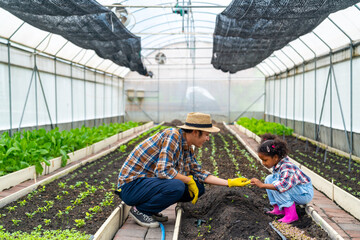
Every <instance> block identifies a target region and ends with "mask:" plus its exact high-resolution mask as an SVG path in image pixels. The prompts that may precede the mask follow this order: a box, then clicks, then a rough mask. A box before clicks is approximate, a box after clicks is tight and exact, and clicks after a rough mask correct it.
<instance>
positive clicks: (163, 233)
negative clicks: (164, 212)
mask: <svg viewBox="0 0 360 240" xmlns="http://www.w3.org/2000/svg"><path fill="white" fill-rule="evenodd" d="M159 224H160V228H161V240H165V228H164V225H163V224H162V223H161V222H159Z"/></svg>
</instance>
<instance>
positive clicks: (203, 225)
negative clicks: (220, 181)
mask: <svg viewBox="0 0 360 240" xmlns="http://www.w3.org/2000/svg"><path fill="white" fill-rule="evenodd" d="M219 127H221V126H220V125H219ZM210 142H211V140H210ZM214 142H215V143H216V149H217V150H216V152H215V153H214V154H215V156H216V157H215V158H216V160H217V166H218V170H219V176H220V177H223V178H231V177H234V176H236V175H237V174H241V175H242V176H245V177H247V178H252V177H256V178H258V179H264V177H265V176H266V175H268V174H269V172H268V171H267V170H266V169H265V168H264V167H263V166H262V165H261V164H260V163H259V162H258V161H256V160H255V159H253V158H252V157H251V155H250V154H249V153H248V152H247V151H246V150H245V148H244V146H242V145H241V144H240V142H238V141H237V140H236V139H235V138H234V137H232V135H231V134H230V133H229V132H228V131H227V130H226V129H222V131H221V132H220V133H219V134H214ZM232 158H235V160H236V161H234V159H232ZM201 162H202V163H203V165H207V166H211V165H212V160H211V159H210V158H205V157H204V154H203V156H202V159H201ZM220 162H221V163H223V164H222V165H220ZM204 169H207V168H206V167H204ZM269 208H271V206H270V204H269V200H268V198H267V194H266V191H265V190H264V189H260V188H256V187H252V186H251V185H248V186H245V187H240V188H228V187H219V186H206V192H205V194H204V195H203V196H202V197H200V198H199V200H198V203H197V204H196V205H192V204H189V203H185V204H184V210H185V212H184V217H183V220H182V226H181V229H180V238H179V239H181V240H185V239H214V240H215V239H268V240H270V239H271V240H273V239H281V238H280V237H279V236H278V234H277V233H276V232H275V231H274V230H273V229H272V228H271V226H270V225H269V223H270V222H272V221H274V220H275V219H276V218H277V217H275V216H270V215H268V214H265V212H266V210H267V209H269ZM297 211H298V214H299V216H300V220H299V221H298V222H295V223H293V224H292V226H295V227H296V228H297V229H300V232H303V234H304V235H306V236H309V237H315V238H316V239H329V238H328V236H327V234H326V232H324V231H323V230H322V229H321V228H320V227H319V226H317V225H316V223H314V222H313V221H312V219H311V217H309V216H308V215H307V214H306V213H305V210H304V209H302V208H300V207H298V210H297Z"/></svg>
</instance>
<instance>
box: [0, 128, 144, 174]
mask: <svg viewBox="0 0 360 240" xmlns="http://www.w3.org/2000/svg"><path fill="white" fill-rule="evenodd" d="M138 125H139V123H136V122H127V123H110V124H108V125H105V124H104V125H102V126H98V127H93V128H89V127H85V126H83V127H81V128H75V129H71V130H69V131H61V132H60V131H59V129H58V128H55V129H53V130H50V131H46V130H45V129H43V128H42V129H39V130H36V129H35V130H31V131H25V130H24V131H23V132H20V131H19V132H16V133H14V135H13V136H12V137H10V136H9V133H8V132H4V133H3V134H2V135H1V137H0V163H1V164H0V176H3V175H6V174H8V173H11V172H15V171H18V170H20V169H23V168H27V167H30V166H35V169H36V173H38V174H40V173H42V172H43V170H44V168H43V165H44V164H45V165H47V166H50V162H49V160H50V159H53V158H56V157H61V165H62V166H65V165H66V163H67V159H69V156H68V154H69V153H70V152H73V151H75V150H78V149H81V148H84V147H86V146H88V145H91V144H93V143H95V142H98V141H101V140H103V139H105V138H108V137H110V136H113V135H115V134H117V133H119V132H122V131H125V130H127V129H130V128H133V127H136V126H138Z"/></svg>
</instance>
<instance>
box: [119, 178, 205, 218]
mask: <svg viewBox="0 0 360 240" xmlns="http://www.w3.org/2000/svg"><path fill="white" fill-rule="evenodd" d="M194 180H195V179H194ZM195 182H196V185H197V187H198V188H199V197H200V196H201V195H203V194H204V192H205V187H204V184H202V183H199V181H198V180H195ZM119 196H120V198H121V200H123V201H124V202H125V203H126V204H127V205H129V206H136V208H137V209H138V210H139V211H140V212H143V213H145V214H147V215H150V216H151V215H153V214H155V213H159V212H161V211H162V210H164V209H166V208H168V207H169V206H170V205H172V204H174V203H177V202H189V201H191V200H192V198H191V197H190V194H189V189H188V186H187V184H185V183H183V182H182V181H180V180H178V179H160V178H139V179H136V180H134V181H132V182H129V183H126V184H124V185H123V186H122V187H121V192H120V193H119Z"/></svg>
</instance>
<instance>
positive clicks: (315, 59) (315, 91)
mask: <svg viewBox="0 0 360 240" xmlns="http://www.w3.org/2000/svg"><path fill="white" fill-rule="evenodd" d="M299 40H300V41H301V42H302V43H303V44H304V45H305V46H306V47H307V48H308V49H309V50H310V51H311V52H312V53H313V54H314V75H315V76H314V139H315V138H316V127H317V126H316V106H317V105H316V93H317V90H316V80H317V79H316V72H317V56H316V53H315V51H313V50H312V49H311V48H310V47H309V46H308V45H307V44H306V43H305V42H304V41H303V40H302V39H301V38H299Z"/></svg>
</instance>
